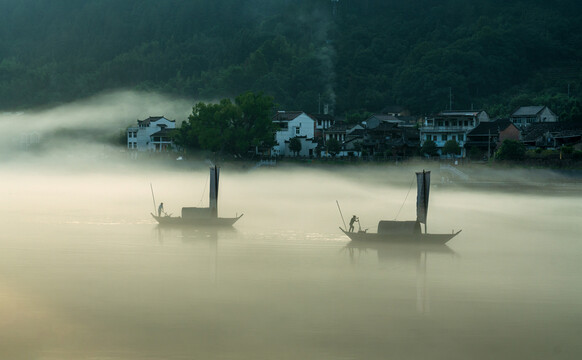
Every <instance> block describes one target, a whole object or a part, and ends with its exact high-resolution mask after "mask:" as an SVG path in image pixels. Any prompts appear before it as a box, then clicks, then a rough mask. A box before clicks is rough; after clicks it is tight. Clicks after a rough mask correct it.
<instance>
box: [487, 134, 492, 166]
mask: <svg viewBox="0 0 582 360" xmlns="http://www.w3.org/2000/svg"><path fill="white" fill-rule="evenodd" d="M490 160H491V129H489V135H487V162H489V161H490Z"/></svg>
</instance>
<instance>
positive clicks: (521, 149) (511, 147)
mask: <svg viewBox="0 0 582 360" xmlns="http://www.w3.org/2000/svg"><path fill="white" fill-rule="evenodd" d="M524 158H525V145H523V144H522V143H521V142H519V141H516V140H509V139H507V140H503V143H502V144H501V147H500V148H499V150H497V152H495V159H497V160H523V159H524Z"/></svg>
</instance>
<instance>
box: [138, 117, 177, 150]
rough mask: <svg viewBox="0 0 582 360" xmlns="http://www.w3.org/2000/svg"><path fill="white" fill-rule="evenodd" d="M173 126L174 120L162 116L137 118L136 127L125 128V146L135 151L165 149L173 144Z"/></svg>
mask: <svg viewBox="0 0 582 360" xmlns="http://www.w3.org/2000/svg"><path fill="white" fill-rule="evenodd" d="M175 128H176V121H175V120H168V119H166V118H165V117H163V116H150V117H149V118H147V119H145V120H138V121H137V127H130V128H128V129H127V148H128V149H129V150H137V151H155V152H161V151H165V150H167V149H169V148H170V147H172V146H173V140H172V129H175Z"/></svg>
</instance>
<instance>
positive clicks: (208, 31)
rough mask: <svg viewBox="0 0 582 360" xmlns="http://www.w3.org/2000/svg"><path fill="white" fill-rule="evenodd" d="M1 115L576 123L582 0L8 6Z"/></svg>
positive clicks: (54, 0) (0, 63) (138, 0)
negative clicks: (222, 108)
mask: <svg viewBox="0 0 582 360" xmlns="http://www.w3.org/2000/svg"><path fill="white" fill-rule="evenodd" d="M0 14H2V21H0V109H3V110H14V109H18V108H28V107H33V106H43V105H51V104H55V103H62V102H68V101H72V100H75V99H78V98H81V97H86V96H90V95H93V94H95V93H98V92H102V91H107V90H112V89H119V88H124V89H139V90H151V91H159V92H164V93H169V94H175V95H179V96H185V97H188V98H192V99H193V102H194V101H201V100H202V101H204V100H208V101H209V100H213V99H219V98H224V97H234V96H236V95H238V94H240V93H242V92H244V91H246V90H252V91H255V92H257V91H263V92H264V93H266V94H269V95H272V96H273V97H274V99H275V102H276V103H278V104H279V105H280V107H281V108H283V109H294V110H297V109H301V110H304V111H308V112H318V111H319V110H320V109H322V107H323V104H329V106H330V108H331V109H332V110H333V111H334V112H335V113H336V114H349V113H355V112H358V111H364V110H365V111H379V110H381V109H382V108H384V107H385V106H387V105H401V106H404V107H407V108H409V109H410V110H411V112H412V113H415V114H423V113H429V112H433V111H438V110H442V109H446V108H448V107H449V106H451V99H452V107H453V108H456V109H467V108H471V107H473V108H484V109H486V110H487V111H489V112H490V113H491V114H492V115H506V114H507V113H508V112H509V111H510V110H511V109H512V108H513V107H514V106H518V105H524V104H532V103H535V104H541V103H542V102H543V104H544V105H549V106H550V107H551V108H552V109H553V110H554V111H555V112H557V113H558V114H559V115H560V116H562V118H568V117H572V116H575V117H576V116H578V115H579V114H580V109H579V105H578V100H577V99H579V98H580V96H581V95H582V86H581V80H582V71H580V69H581V68H582V2H580V1H579V0H553V1H545V0H522V1H511V2H507V1H501V0H471V1H466V0H441V1H437V0H408V1H402V0H357V1H356V0H339V1H336V2H334V1H330V0H246V1H245V0H212V1H209V0H156V1H153V0H75V1H73V0H1V1H0ZM451 94H452V97H451Z"/></svg>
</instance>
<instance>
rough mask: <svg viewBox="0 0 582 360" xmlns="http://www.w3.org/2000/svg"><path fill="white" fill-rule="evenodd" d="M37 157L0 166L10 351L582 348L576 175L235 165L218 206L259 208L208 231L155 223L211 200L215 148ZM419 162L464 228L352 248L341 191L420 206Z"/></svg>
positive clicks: (552, 354) (440, 354)
mask: <svg viewBox="0 0 582 360" xmlns="http://www.w3.org/2000/svg"><path fill="white" fill-rule="evenodd" d="M176 120H178V119H176ZM15 156H16V155H15ZM27 159H34V161H33V160H30V161H28V160H27V161H14V160H6V161H4V162H2V163H1V164H0V177H1V178H2V186H1V187H0V197H1V198H2V199H3V206H2V209H1V210H0V215H1V218H2V219H3V231H2V237H0V250H1V251H0V358H6V359H192V358H196V359H386V358H395V359H418V358H431V359H468V358H469V359H491V358H501V359H517V358H523V359H548V358H556V359H575V358H579V356H580V355H581V354H582V345H580V344H579V339H578V338H579V334H580V331H581V330H582V325H581V324H582V321H581V320H582V310H581V308H580V306H579V304H580V303H581V302H582V285H581V283H580V280H579V274H580V270H581V269H580V268H581V265H580V261H579V259H580V256H581V255H582V246H581V245H580V240H579V234H580V230H581V227H580V222H579V219H580V217H581V216H582V207H581V206H580V200H581V198H582V192H581V190H582V189H581V188H580V182H579V181H577V180H576V179H571V178H568V177H563V175H560V174H556V173H553V172H548V171H542V170H535V171H531V170H519V171H518V170H507V171H504V172H501V171H499V170H491V171H489V170H486V171H483V172H481V169H480V168H478V169H471V171H472V174H478V175H479V177H480V178H482V179H485V180H487V181H489V180H491V179H493V178H494V179H502V181H503V182H505V183H508V182H514V183H515V182H519V181H521V182H522V183H523V184H526V181H527V184H530V185H531V186H534V185H535V186H538V187H537V188H534V190H531V189H529V188H528V191H524V190H522V189H521V187H520V186H515V185H512V186H509V187H487V186H479V187H461V186H454V185H451V184H446V183H445V184H443V178H444V177H445V174H443V173H441V171H440V170H439V168H438V167H436V166H435V165H434V164H432V163H431V164H406V165H402V164H400V165H386V164H383V165H368V166H346V167H324V168H314V167H300V166H290V165H285V164H280V166H278V167H276V168H258V169H253V168H252V167H251V166H246V167H243V166H240V165H238V164H224V166H223V167H222V170H221V178H220V179H221V182H220V194H219V214H220V215H221V216H225V217H230V216H234V215H236V214H240V213H244V216H243V217H242V218H241V220H240V221H239V222H237V223H236V224H235V226H234V228H233V229H230V230H226V229H218V230H216V229H215V230H200V229H187V228H163V227H158V226H157V225H156V223H155V221H154V220H153V219H152V218H151V216H150V214H149V213H150V212H153V211H154V208H155V204H157V203H159V202H161V201H163V202H164V205H165V208H166V211H167V212H168V213H173V214H174V215H178V214H179V213H180V209H181V207H182V206H207V204H208V166H207V164H205V163H204V162H202V161H200V162H183V163H181V162H176V163H175V164H174V163H172V164H170V165H169V166H162V165H160V164H159V163H157V162H137V163H136V162H132V161H131V160H130V159H125V158H123V157H120V158H115V159H111V158H99V157H95V158H94V160H93V161H92V163H91V166H84V165H83V164H85V165H86V162H85V161H84V160H83V161H78V160H79V157H76V156H75V157H72V158H71V160H70V161H68V162H63V161H58V157H56V158H55V157H54V156H52V155H50V154H49V155H47V156H36V157H34V158H33V157H30V158H27ZM81 159H83V157H81ZM422 168H426V169H429V170H432V171H433V185H432V188H431V199H430V209H429V214H428V219H429V220H428V230H429V232H431V233H448V232H450V231H452V230H453V229H454V230H459V229H462V232H461V234H459V235H458V236H457V237H455V238H454V239H453V240H451V241H450V242H449V243H448V244H447V247H445V248H441V249H438V250H434V251H425V250H422V249H418V248H415V247H394V246H374V247H370V246H366V247H353V246H350V243H349V239H347V238H346V237H345V236H344V235H343V234H342V233H341V232H340V231H339V229H338V227H339V226H344V225H343V221H342V218H341V217H340V213H339V211H338V207H337V204H336V200H337V201H338V202H339V204H340V207H341V210H342V212H343V216H344V218H345V220H346V221H347V220H348V219H349V217H351V215H354V214H355V215H358V216H359V217H360V219H361V225H362V227H363V228H369V231H376V225H377V222H378V220H380V219H394V218H396V219H397V220H410V219H414V217H415V206H414V202H415V189H414V185H413V180H414V177H413V176H414V175H413V174H414V171H418V170H422ZM468 170H469V169H468ZM488 174H489V175H488ZM549 183H551V184H553V185H554V186H552V187H548V186H545V185H546V184H549ZM566 183H567V185H568V186H567V188H566V189H563V188H562V187H561V186H560V184H566ZM150 184H151V188H153V190H154V196H155V202H154V201H153V199H152V192H151V188H150ZM411 184H412V189H411ZM518 184H519V183H518ZM352 245H353V244H352Z"/></svg>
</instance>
